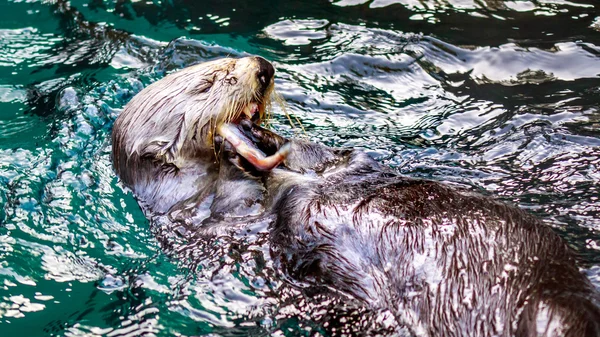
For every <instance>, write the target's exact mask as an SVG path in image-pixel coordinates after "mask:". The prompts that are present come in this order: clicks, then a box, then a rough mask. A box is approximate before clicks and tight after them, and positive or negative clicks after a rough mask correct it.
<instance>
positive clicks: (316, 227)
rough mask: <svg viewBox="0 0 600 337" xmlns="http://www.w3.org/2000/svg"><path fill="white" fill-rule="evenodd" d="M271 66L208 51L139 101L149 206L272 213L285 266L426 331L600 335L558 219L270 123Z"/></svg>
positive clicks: (135, 169)
mask: <svg viewBox="0 0 600 337" xmlns="http://www.w3.org/2000/svg"><path fill="white" fill-rule="evenodd" d="M223 65H227V67H225V70H223V68H222V66H223ZM215 74H216V75H215ZM273 74H274V69H273V67H272V66H271V65H270V64H269V63H268V62H267V61H266V60H264V59H261V58H244V59H240V60H225V61H215V62H213V63H205V64H201V65H199V66H195V67H192V68H188V69H184V70H181V71H180V72H178V73H175V74H172V75H169V76H167V77H166V78H165V79H163V80H161V81H158V82H156V83H154V84H153V85H151V86H149V87H148V88H146V89H145V90H144V91H142V92H141V93H139V94H138V95H137V96H136V97H135V98H134V99H133V100H132V102H131V103H129V105H128V106H127V107H126V108H125V110H124V111H123V113H122V115H121V116H120V117H119V119H118V120H117V122H116V123H115V128H114V130H113V155H114V161H115V169H116V171H117V173H118V174H119V175H120V177H121V179H122V180H123V182H125V183H126V184H127V185H129V186H130V187H131V188H132V189H133V191H134V193H135V194H136V196H137V197H138V198H139V200H140V201H141V203H142V205H143V207H149V208H150V209H152V210H154V211H159V212H175V213H177V214H179V215H181V214H184V213H181V212H180V211H181V209H186V210H194V209H196V208H199V207H200V206H199V205H200V204H202V203H205V204H208V205H209V206H210V215H209V216H208V217H207V218H204V219H203V220H202V223H203V224H204V225H201V226H198V227H197V230H198V231H203V230H204V228H208V227H209V226H214V225H215V224H218V223H235V222H236V221H235V219H239V221H243V220H245V219H248V218H247V215H248V214H250V213H251V214H252V216H253V217H254V218H256V217H258V218H264V219H269V221H270V222H271V225H270V242H271V252H272V255H273V256H274V257H275V258H276V260H277V261H279V262H280V265H281V268H282V270H283V271H284V272H285V273H287V274H288V275H289V276H291V277H293V278H295V279H298V280H302V281H305V282H308V283H311V284H314V285H317V286H320V287H323V286H325V287H328V288H329V289H330V290H331V291H339V292H342V293H344V294H348V295H350V296H352V297H354V298H356V299H358V300H360V301H363V302H364V303H365V305H367V306H371V307H373V308H385V309H388V310H389V311H391V312H392V313H393V315H394V317H395V320H396V322H397V323H398V324H399V325H401V326H404V327H407V328H408V329H409V330H410V331H411V333H412V334H413V335H415V336H600V309H599V303H600V296H599V295H598V293H597V292H596V291H595V289H594V287H593V286H592V285H591V283H590V282H589V281H588V280H587V279H586V278H585V276H583V275H582V274H581V273H580V272H579V270H578V268H577V266H576V261H575V257H574V254H573V253H572V252H571V250H570V249H569V248H568V247H567V246H566V244H565V243H564V242H563V241H562V240H561V239H560V237H558V235H556V234H555V233H554V232H553V231H552V230H551V229H550V228H548V227H547V226H546V225H544V224H543V223H542V222H541V221H540V220H538V219H537V218H535V217H533V216H532V215H530V214H528V213H526V212H524V211H522V210H520V209H518V208H516V207H514V206H510V205H507V204H505V203H502V202H499V201H497V200H495V199H493V198H490V197H486V196H483V195H481V194H478V193H476V192H473V191H470V190H468V189H461V188H457V187H452V186H449V185H447V184H444V183H441V182H435V181H429V180H421V179H411V178H408V177H404V176H401V175H399V174H397V173H396V172H394V171H393V170H392V169H390V168H387V167H384V166H382V165H380V164H379V163H378V162H376V161H375V160H373V159H372V158H370V157H369V156H368V155H367V154H365V153H364V152H361V151H358V150H353V149H334V148H329V147H326V146H323V145H320V144H316V143H311V142H306V141H302V140H297V139H285V138H283V137H281V136H279V135H277V134H275V133H273V132H270V131H268V130H266V129H263V128H261V127H260V126H259V125H258V122H259V121H260V119H261V118H263V116H264V105H265V104H266V103H267V101H266V100H267V99H268V95H269V93H270V91H272V86H273V79H272V77H273ZM233 76H235V78H236V80H235V81H233V80H231V77H233ZM206 82H208V83H210V85H209V84H206ZM215 85H216V86H217V87H215ZM207 87H208V89H206V88H207ZM211 87H212V88H213V90H214V92H213V93H212V94H211V93H210V90H211V89H210V88H211ZM223 88H228V89H229V91H226V90H224V89H223ZM211 95H212V96H211ZM209 97H210V99H209ZM240 97H245V98H242V99H240ZM205 100H209V101H210V103H209V102H206V103H198V102H199V101H205ZM238 100H239V101H238ZM232 106H235V107H236V108H234V109H231V108H229V107H232ZM223 107H227V108H223ZM205 206H206V205H205ZM186 214H187V213H186ZM190 214H193V212H192V213H190ZM190 216H191V215H190ZM231 219H234V221H231ZM180 220H181V219H180ZM209 224H210V225H209ZM211 228H212V227H211ZM207 232H210V231H207ZM357 333H359V332H357Z"/></svg>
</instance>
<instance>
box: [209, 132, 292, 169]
mask: <svg viewBox="0 0 600 337" xmlns="http://www.w3.org/2000/svg"><path fill="white" fill-rule="evenodd" d="M217 133H218V134H219V135H220V136H221V137H223V138H224V139H226V140H227V141H229V143H231V145H232V146H233V147H234V148H235V151H236V152H237V153H238V154H239V155H240V156H242V157H244V158H245V159H246V160H247V161H248V162H249V163H250V164H252V165H253V166H254V167H255V168H256V169H257V170H260V171H270V170H272V169H273V168H275V167H276V166H277V165H279V164H281V162H283V161H284V160H285V158H286V157H287V155H288V154H289V152H290V145H289V143H286V144H284V145H283V146H282V147H281V148H280V149H279V150H277V152H275V154H273V155H271V156H266V155H265V154H264V153H263V152H262V151H261V150H259V149H258V148H257V147H256V146H255V145H254V144H253V143H252V142H251V141H250V140H249V139H248V138H246V136H244V135H243V134H242V133H241V132H240V130H239V129H238V128H237V127H236V126H235V125H233V124H222V125H220V126H219V127H218V128H217Z"/></svg>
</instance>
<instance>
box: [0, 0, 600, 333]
mask: <svg viewBox="0 0 600 337" xmlns="http://www.w3.org/2000/svg"><path fill="white" fill-rule="evenodd" d="M599 46H600V9H599V8H598V3H597V2H596V1H593V0H573V1H566V0H536V1H533V0H531V1H529V0H517V1H502V0H482V1H474V0H447V1H434V0H420V1H416V0H368V1H365V0H337V1H336V0H334V1H321V0H316V1H299V0H283V1H255V2H243V1H239V2H235V1H216V0H213V1H181V0H179V1H178V0H165V1H128V0H124V1H121V0H116V1H102V0H77V1H70V2H67V1H62V0H61V1H35V0H31V1H6V0H5V1H2V2H1V3H0V205H1V208H0V336H11V337H12V336H17V337H24V336H27V337H30V336H31V337H33V336H110V337H113V336H198V335H210V334H213V335H214V336H216V335H220V336H248V335H252V336H265V335H274V336H283V335H287V336H297V335H307V336H308V335H315V334H322V335H339V334H344V333H352V332H357V331H370V332H379V333H381V334H384V335H385V334H391V333H398V331H391V332H390V324H391V323H390V317H389V314H388V313H386V312H372V311H369V310H368V309H366V308H363V307H361V306H360V304H357V303H352V301H346V300H344V299H340V298H337V297H335V296H331V297H327V296H323V295H318V296H317V295H315V294H312V293H310V290H309V289H308V288H305V287H303V285H302V284H296V283H294V281H292V280H286V279H285V278H284V277H283V276H282V275H281V274H280V273H279V272H278V270H277V266H276V265H274V264H273V261H272V260H271V258H270V255H269V248H268V242H267V237H266V235H267V231H268V229H267V228H262V227H260V226H259V227H260V228H253V229H251V230H250V232H248V233H245V235H241V236H232V237H222V238H219V239H218V240H215V241H214V242H204V243H202V244H199V243H195V244H194V245H191V244H190V243H189V242H187V241H186V240H185V238H182V237H181V236H182V234H181V233H171V232H169V231H168V228H162V227H160V226H154V227H153V226H151V225H150V224H149V222H148V221H147V220H146V218H145V217H144V215H143V214H142V213H141V211H140V210H139V207H138V205H137V203H136V201H135V200H134V198H133V196H132V195H131V193H130V192H129V191H127V190H126V189H125V188H124V187H123V186H122V185H121V184H120V183H119V181H118V179H117V178H116V176H115V174H114V172H113V170H112V167H111V163H110V157H109V153H110V146H111V145H110V141H109V138H110V137H109V135H110V131H111V126H112V123H113V121H114V119H115V118H116V116H118V114H119V112H120V109H121V108H122V107H123V106H124V105H125V104H126V103H127V102H128V100H129V99H130V98H131V97H132V96H133V95H135V93H137V92H139V91H140V90H141V89H142V88H143V87H144V86H146V85H148V84H149V83H151V82H153V81H155V80H157V79H160V78H162V77H163V76H164V75H165V74H167V73H169V72H172V71H175V70H177V69H180V68H182V67H185V66H188V65H192V64H195V63H198V62H202V61H205V60H209V59H214V58H218V57H224V56H242V55H247V54H257V55H261V56H263V57H265V58H267V59H269V60H271V61H273V63H274V65H275V67H276V68H277V75H276V76H277V78H276V87H277V90H278V91H279V92H280V93H281V94H282V96H283V97H284V98H285V99H286V101H287V102H288V110H289V112H290V114H292V115H293V116H295V117H297V118H298V119H299V120H301V121H302V124H303V126H304V128H305V130H306V137H308V138H310V139H311V140H313V141H317V142H322V143H325V144H328V145H332V146H347V147H355V148H361V149H364V150H365V151H368V152H369V153H370V154H371V155H372V156H374V157H375V158H377V159H378V160H380V161H381V162H383V163H385V164H387V165H390V166H392V167H394V168H395V169H397V170H398V171H399V172H401V173H403V174H406V175H409V176H413V177H425V178H431V179H437V180H443V181H448V182H452V183H456V184H466V185H470V186H474V187H475V188H478V189H480V190H481V191H482V192H484V193H488V194H490V195H495V196H497V197H499V198H502V199H503V200H506V201H508V202H512V203H515V204H518V205H519V206H520V207H523V208H525V209H528V210H529V211H530V212H532V213H535V214H537V215H539V216H540V217H543V218H544V219H545V220H546V222H547V223H548V224H549V225H550V226H552V227H553V228H554V229H555V231H556V232H557V233H559V235H560V236H562V237H563V238H564V239H565V240H566V241H567V242H568V244H569V245H570V246H571V247H572V248H573V249H574V250H575V251H576V252H577V254H578V256H579V258H580V261H581V263H580V267H581V269H582V271H583V272H585V273H587V274H588V275H589V277H590V279H591V280H592V282H594V284H595V285H597V286H600V200H599V197H600V193H599V192H600V191H599V189H600V184H599V182H600V111H599V103H600V77H599V76H600V47H599ZM273 118H274V120H273V122H272V127H273V128H274V129H275V130H276V131H277V132H279V133H282V134H286V135H295V134H297V132H298V129H297V128H295V129H294V128H292V127H290V124H289V123H288V121H287V118H286V117H285V116H284V114H283V112H282V110H281V108H279V107H276V108H275V111H274V116H273ZM348 303H350V304H348ZM391 330H393V328H392V329H391Z"/></svg>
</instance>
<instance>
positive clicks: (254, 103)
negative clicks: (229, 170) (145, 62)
mask: <svg viewBox="0 0 600 337" xmlns="http://www.w3.org/2000/svg"><path fill="white" fill-rule="evenodd" d="M274 74H275V69H274V68H273V66H272V65H271V63H269V62H268V61H266V60H265V59H263V58H261V57H245V58H239V59H233V58H224V59H219V60H215V61H210V62H205V63H201V64H198V65H195V66H191V67H188V68H185V69H182V70H179V71H177V72H175V73H172V74H170V75H168V76H166V77H164V78H163V79H161V80H159V81H157V82H155V83H153V84H151V85H149V86H148V87H146V88H145V89H144V90H142V91H141V92H140V93H138V94H137V95H136V96H135V97H134V98H133V99H132V100H131V101H130V102H129V103H128V104H127V105H126V106H125V108H124V110H123V111H122V112H121V114H120V115H119V117H118V118H117V120H116V121H115V123H114V126H113V131H112V143H113V153H112V154H113V164H114V168H115V171H116V172H117V174H118V176H119V177H120V178H121V180H122V182H123V183H125V184H126V185H127V186H128V187H130V188H131V189H132V191H133V193H134V194H135V195H136V197H137V199H138V200H139V201H140V203H141V204H142V206H143V208H144V209H145V210H150V211H152V212H155V213H165V212H173V211H175V210H179V209H181V208H186V209H193V208H194V207H195V206H196V205H197V204H198V203H200V202H202V201H203V200H204V199H205V198H206V197H207V196H208V195H210V194H211V193H213V192H214V191H215V189H216V184H215V182H216V181H217V178H218V174H219V173H218V171H219V170H218V163H217V160H216V159H217V158H216V154H217V150H216V149H215V147H214V144H213V140H214V136H215V134H216V133H218V132H223V133H224V135H225V136H226V137H228V138H231V136H230V133H231V132H230V131H229V130H228V129H223V130H222V129H221V127H222V125H224V124H227V123H239V121H241V120H242V119H249V120H253V121H254V122H257V123H260V121H261V120H263V119H264V118H265V115H266V108H267V107H268V105H269V103H270V95H271V93H272V92H273V83H274ZM236 145H237V146H238V147H240V149H241V150H242V151H243V149H242V145H240V144H236ZM246 152H248V155H247V157H248V158H251V159H253V160H252V163H253V164H254V165H256V166H257V167H263V168H265V169H269V168H272V167H273V166H275V165H277V164H278V163H279V162H280V161H281V160H282V158H283V157H284V156H285V153H284V152H285V149H282V151H281V152H280V153H278V154H277V155H276V156H275V157H271V158H266V157H265V156H264V155H263V154H261V153H259V151H257V150H255V149H250V150H247V151H246Z"/></svg>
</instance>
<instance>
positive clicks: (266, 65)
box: [255, 56, 275, 93]
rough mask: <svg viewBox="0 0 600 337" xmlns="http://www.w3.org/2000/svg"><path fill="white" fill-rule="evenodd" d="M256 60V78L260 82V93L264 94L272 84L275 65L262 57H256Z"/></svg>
mask: <svg viewBox="0 0 600 337" xmlns="http://www.w3.org/2000/svg"><path fill="white" fill-rule="evenodd" d="M255 59H256V62H258V72H257V73H256V76H257V77H258V81H259V82H260V91H261V93H264V92H265V90H267V88H268V87H269V84H271V79H272V78H273V75H275V68H273V65H272V64H271V63H270V62H269V61H267V60H265V59H264V58H262V57H260V56H256V57H255Z"/></svg>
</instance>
